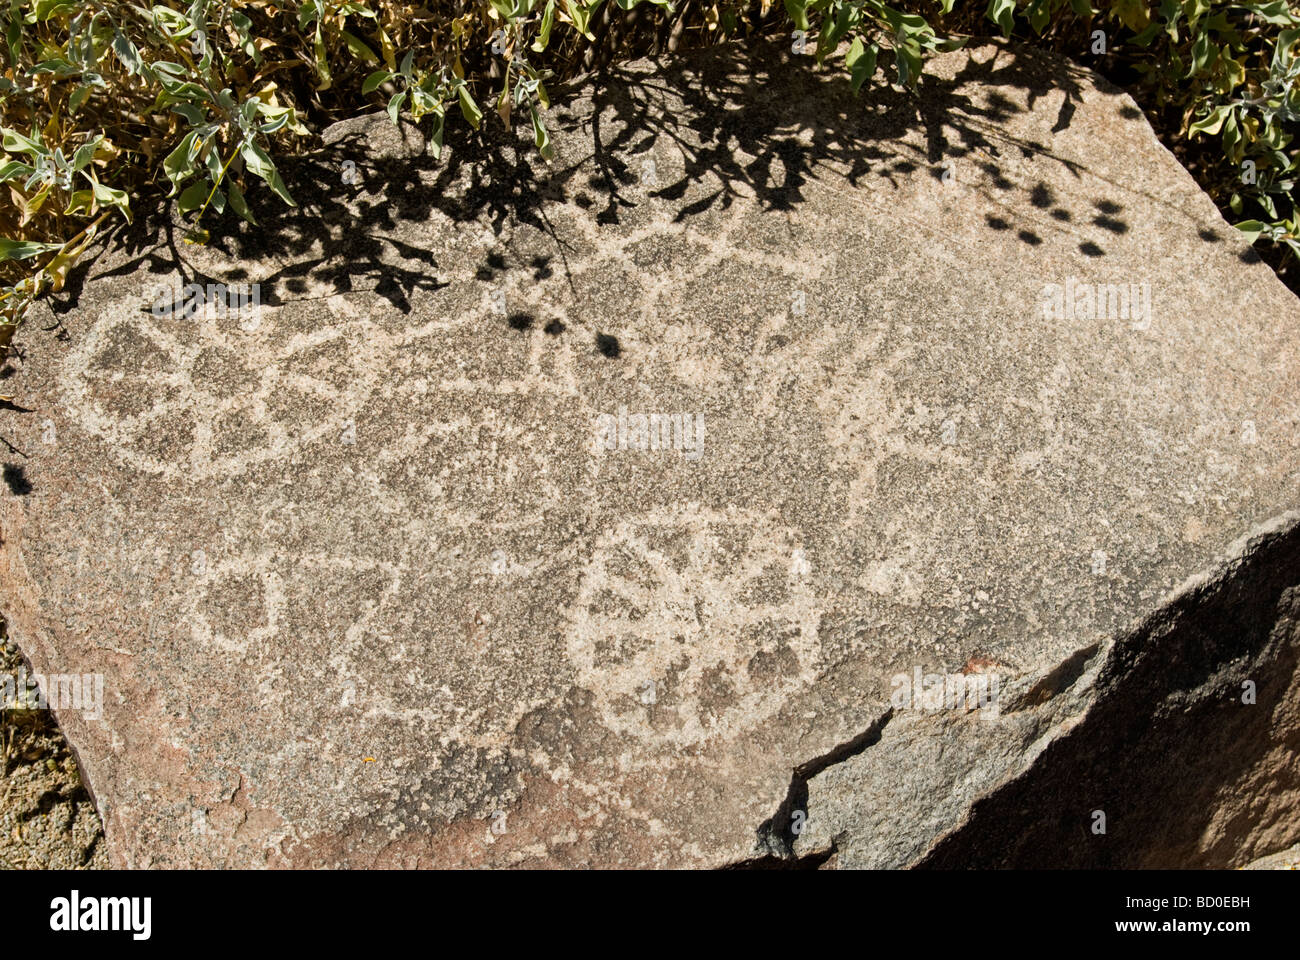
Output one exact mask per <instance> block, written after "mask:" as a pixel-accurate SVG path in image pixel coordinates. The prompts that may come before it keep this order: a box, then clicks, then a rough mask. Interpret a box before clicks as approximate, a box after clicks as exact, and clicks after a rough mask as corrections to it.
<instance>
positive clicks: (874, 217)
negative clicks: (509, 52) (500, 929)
mask: <svg viewBox="0 0 1300 960" xmlns="http://www.w3.org/2000/svg"><path fill="white" fill-rule="evenodd" d="M930 70H931V76H930V77H929V78H928V80H927V83H926V89H925V92H924V94H923V95H922V96H921V97H920V98H919V99H917V98H913V97H911V96H907V95H903V94H901V93H895V92H890V91H887V90H869V91H866V92H864V94H863V95H862V96H860V97H854V96H853V95H852V94H851V92H850V91H849V89H848V83H847V81H846V80H845V79H844V78H843V77H842V76H840V75H839V74H838V73H837V72H835V71H828V72H822V73H817V72H815V71H814V70H813V69H812V66H811V63H810V62H809V61H808V60H807V59H806V58H800V57H795V56H792V55H791V54H790V53H789V52H788V51H786V50H782V49H772V48H758V49H756V50H754V51H749V52H745V51H739V50H735V49H728V50H718V51H711V52H704V53H699V54H696V55H693V56H690V57H687V58H684V59H679V60H675V61H673V62H671V63H667V64H662V65H655V64H652V63H649V62H639V63H635V64H632V65H630V66H626V67H620V68H618V69H615V70H613V71H611V72H610V73H609V74H608V76H605V77H602V78H601V79H600V80H599V81H598V82H596V83H592V84H590V85H588V86H585V87H582V88H580V89H576V90H574V91H570V92H569V93H568V94H567V95H566V96H565V97H564V98H563V103H564V105H563V106H557V108H556V109H554V110H553V111H552V112H551V126H552V130H553V135H554V143H555V150H556V156H555V159H554V161H553V162H552V163H550V164H549V165H548V164H545V163H543V162H542V161H541V160H540V158H538V156H537V155H536V152H535V151H534V150H533V148H532V147H531V145H530V144H529V143H528V140H529V139H530V136H529V135H530V133H531V131H519V132H518V134H517V135H516V134H511V135H505V134H500V135H497V134H489V135H488V136H487V138H486V139H485V140H484V141H482V142H475V143H466V144H465V145H463V146H456V147H453V148H452V149H450V150H449V151H447V152H446V153H445V154H444V155H443V156H442V158H441V159H440V160H435V159H434V158H433V157H432V156H431V155H429V154H428V153H426V152H425V151H424V149H423V148H422V147H421V145H420V139H419V137H418V136H416V135H415V134H414V132H413V131H411V130H410V129H402V130H399V129H395V128H393V127H392V126H391V125H390V124H388V121H387V120H386V118H382V117H379V118H365V119H362V120H357V121H350V122H348V123H345V124H342V125H340V126H338V127H335V128H332V129H331V130H330V131H328V134H327V136H326V138H325V139H326V142H327V148H326V150H325V151H324V152H322V153H320V154H317V155H314V156H312V157H309V158H307V159H305V160H303V161H302V162H299V163H296V164H287V165H286V170H285V173H286V179H287V180H288V182H289V186H290V189H291V191H292V192H293V193H294V195H295V197H296V198H297V199H298V201H299V203H300V206H298V207H297V208H296V209H293V210H287V209H286V210H277V209H276V208H275V207H273V206H270V205H266V206H264V207H263V209H264V210H265V212H264V213H263V214H262V220H263V222H262V226H261V228H260V229H252V228H248V227H244V226H241V225H238V224H235V223H230V222H225V223H214V224H210V227H211V229H212V234H213V238H214V239H213V240H212V242H211V243H210V244H209V245H208V246H207V247H199V246H193V245H187V244H185V243H183V242H182V231H181V230H180V229H178V228H176V227H175V226H174V225H173V224H172V223H171V222H170V221H166V220H163V221H155V222H152V223H150V222H147V221H146V222H143V223H142V224H140V225H139V227H138V228H137V229H136V230H135V231H134V232H132V233H130V234H129V235H126V236H124V237H121V238H118V239H117V240H116V241H115V242H114V243H113V244H112V245H111V247H110V248H109V249H107V250H105V251H103V252H102V254H101V255H100V256H99V257H98V258H97V259H96V260H95V261H94V263H93V264H91V265H90V266H89V267H88V269H84V270H81V271H79V272H78V273H77V275H76V276H74V278H73V282H72V283H71V284H70V285H69V288H68V289H67V291H65V294H64V295H62V296H61V297H60V298H58V299H57V300H56V301H55V302H54V303H53V304H52V305H51V307H48V308H46V309H47V313H46V314H45V315H44V316H41V317H37V318H36V319H35V320H34V321H32V322H31V323H29V324H28V325H27V326H25V327H24V328H23V330H22V332H21V335H20V337H19V338H18V343H19V345H20V346H21V348H22V356H21V359H20V360H13V361H11V364H10V367H11V370H13V374H12V376H11V377H10V379H9V380H8V383H7V385H6V389H5V393H7V394H13V395H14V396H15V398H16V399H15V403H16V404H17V405H19V406H20V407H21V408H23V409H25V410H26V411H28V412H17V411H11V412H10V413H9V414H6V419H5V421H4V432H5V436H6V439H7V440H8V441H9V442H10V443H11V444H12V447H13V449H14V451H15V452H14V453H11V454H9V460H8V462H9V466H7V467H6V473H5V477H6V481H7V483H8V489H7V490H4V491H0V492H3V500H2V501H0V502H2V504H3V510H2V513H0V522H2V528H0V534H2V536H3V550H2V552H0V594H2V596H3V611H4V614H5V616H6V617H7V618H8V621H9V629H10V633H11V636H12V637H13V638H14V640H16V641H17V642H18V643H19V644H20V645H21V647H22V649H23V650H24V651H25V653H26V654H27V656H28V657H29V658H30V660H31V663H32V666H33V668H34V669H35V670H36V671H38V672H41V673H43V674H45V675H47V676H55V675H60V676H62V675H77V676H79V677H84V676H85V675H91V676H92V677H93V676H96V675H98V676H101V677H102V678H103V684H104V687H103V689H104V693H103V699H102V703H99V704H98V705H97V706H98V709H90V708H89V707H88V704H87V703H84V702H83V703H82V704H81V705H80V709H78V705H77V704H76V703H75V702H73V701H70V700H68V698H67V697H66V696H65V697H64V698H63V699H62V700H61V701H60V702H58V703H56V704H55V706H56V707H57V708H58V709H59V719H60V721H61V722H62V724H63V726H64V729H65V731H66V733H67V735H68V738H69V740H70V741H71V743H72V744H73V745H74V747H75V749H76V751H77V753H78V755H79V758H80V762H81V764H82V767H83V770H84V773H85V777H86V780H87V782H88V784H89V786H90V788H91V790H92V791H93V793H94V795H95V798H96V801H97V803H98V806H99V809H100V812H101V813H102V815H103V818H104V823H105V829H106V836H107V843H108V846H109V848H110V852H111V854H112V856H113V858H114V860H115V861H116V862H117V863H119V864H122V865H129V866H136V867H145V866H155V867H163V866H165V867H174V866H251V865H270V866H290V865H292V866H313V867H316V866H337V865H349V866H370V865H385V866H409V865H421V866H433V865H439V866H470V865H494V866H495V865H516V864H517V865H539V866H540V865H563V866H576V865H594V866H608V865H615V866H634V865H636V866H725V865H765V866H782V865H818V864H827V865H841V866H904V865H909V864H922V865H934V866H951V865H993V864H1022V865H1052V864H1060V865H1117V866H1123V865H1156V864H1159V865H1180V866H1194V865H1229V864H1239V863H1245V862H1248V861H1250V860H1251V859H1253V858H1255V857H1258V856H1262V855H1264V854H1268V853H1272V852H1274V851H1276V850H1279V849H1283V848H1285V847H1286V846H1288V845H1290V844H1292V843H1294V842H1296V841H1297V839H1300V819H1298V818H1296V817H1295V815H1294V799H1295V797H1296V796H1297V791H1300V774H1298V773H1297V770H1296V766H1295V764H1294V756H1295V751H1296V749H1297V747H1298V746H1300V697H1297V691H1296V682H1297V681H1296V659H1297V649H1298V645H1300V637H1298V636H1297V626H1296V624H1297V618H1298V616H1300V610H1298V609H1297V603H1298V602H1300V601H1298V600H1297V596H1298V587H1300V562H1297V559H1298V551H1300V531H1298V530H1297V519H1298V515H1297V514H1295V513H1287V511H1289V510H1292V509H1294V508H1297V507H1300V493H1298V491H1297V483H1296V480H1297V473H1298V470H1300V446H1298V444H1300V389H1298V388H1300V351H1298V348H1297V343H1298V342H1300V336H1298V334H1300V322H1298V321H1300V310H1298V309H1297V301H1296V299H1295V297H1293V296H1292V295H1291V294H1290V293H1289V292H1288V291H1287V290H1286V289H1285V288H1284V287H1283V286H1282V284H1281V283H1279V282H1278V280H1277V279H1276V278H1275V277H1274V276H1273V275H1272V273H1271V272H1270V271H1269V269H1268V268H1267V267H1266V266H1265V265H1263V264H1261V263H1259V262H1257V260H1256V259H1255V258H1254V257H1253V256H1252V254H1251V251H1250V249H1249V247H1248V245H1247V244H1246V243H1245V242H1244V241H1243V240H1242V239H1241V238H1240V237H1239V236H1238V234H1237V233H1236V232H1235V231H1234V230H1233V229H1232V228H1231V227H1229V226H1228V225H1227V224H1225V223H1224V221H1223V219H1222V218H1221V217H1220V215H1219V213H1218V212H1217V210H1216V209H1215V207H1214V205H1213V203H1211V201H1210V200H1209V199H1208V198H1207V197H1206V196H1204V195H1203V194H1202V193H1201V192H1200V191H1199V190H1198V188H1197V186H1196V184H1195V183H1194V182H1193V180H1192V179H1191V177H1190V176H1189V175H1188V174H1187V173H1186V172H1185V171H1184V170H1183V169H1181V168H1180V167H1179V165H1178V164H1177V162H1176V161H1175V160H1174V159H1173V157H1172V156H1170V154H1169V153H1168V152H1167V151H1166V150H1165V149H1164V148H1163V147H1162V146H1160V144H1159V143H1158V142H1157V140H1156V139H1155V137H1154V136H1153V134H1152V131H1151V129H1150V128H1149V127H1148V125H1147V123H1146V121H1145V120H1144V119H1143V118H1142V117H1141V115H1140V113H1139V112H1138V110H1137V109H1136V108H1135V106H1134V104H1133V102H1132V101H1131V100H1130V99H1129V98H1128V97H1127V96H1125V95H1123V94H1122V93H1119V92H1117V91H1116V90H1114V89H1111V88H1109V87H1108V86H1106V85H1105V84H1104V83H1102V82H1101V81H1099V80H1097V79H1096V78H1095V77H1093V76H1092V75H1090V74H1089V73H1087V72H1086V71H1083V70H1081V69H1079V68H1077V67H1074V66H1071V65H1069V64H1066V63H1064V62H1061V61H1059V60H1056V59H1053V58H1050V57H1048V56H1045V55H1042V54H1038V53H1032V52H1024V51H1017V50H1013V49H1010V48H1005V47H985V48H981V49H977V50H974V51H969V52H959V53H954V54H949V55H945V56H943V57H940V58H939V59H937V60H935V61H934V62H933V64H932V65H931V68H930ZM457 139H459V138H457ZM87 682H89V681H87ZM92 688H93V685H92ZM1099 815H1100V816H1099Z"/></svg>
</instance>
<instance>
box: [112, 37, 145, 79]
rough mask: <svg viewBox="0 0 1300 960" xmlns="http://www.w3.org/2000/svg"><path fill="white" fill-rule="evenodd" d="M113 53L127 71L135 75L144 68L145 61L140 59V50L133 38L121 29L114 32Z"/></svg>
mask: <svg viewBox="0 0 1300 960" xmlns="http://www.w3.org/2000/svg"><path fill="white" fill-rule="evenodd" d="M113 53H114V54H116V55H117V59H119V60H121V61H122V66H124V67H126V72H127V73H129V74H131V76H135V75H136V74H138V73H140V72H141V71H142V70H143V69H144V62H143V61H142V60H141V59H140V51H139V50H137V49H136V46H135V44H134V43H132V42H131V38H130V37H128V36H127V35H126V34H124V33H123V32H122V31H121V30H116V31H114V32H113Z"/></svg>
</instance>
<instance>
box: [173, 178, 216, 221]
mask: <svg viewBox="0 0 1300 960" xmlns="http://www.w3.org/2000/svg"><path fill="white" fill-rule="evenodd" d="M210 192H212V187H211V185H210V184H208V182H207V181H206V180H199V181H197V182H196V183H191V184H190V185H189V186H188V187H186V188H185V190H184V192H183V193H181V198H180V200H179V201H178V203H179V205H180V208H181V213H189V212H190V211H191V210H197V209H198V208H199V207H201V206H203V202H204V201H205V200H207V199H208V194H209V193H210Z"/></svg>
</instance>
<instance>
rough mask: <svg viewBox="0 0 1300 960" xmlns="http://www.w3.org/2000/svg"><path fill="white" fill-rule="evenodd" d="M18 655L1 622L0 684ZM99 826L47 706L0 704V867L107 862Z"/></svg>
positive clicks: (13, 670)
mask: <svg viewBox="0 0 1300 960" xmlns="http://www.w3.org/2000/svg"><path fill="white" fill-rule="evenodd" d="M22 667H23V659H22V656H21V655H20V654H19V653H18V650H17V648H16V647H14V646H13V645H12V644H10V643H9V642H8V638H7V637H6V636H5V635H4V633H3V622H2V621H0V683H3V678H4V677H6V676H7V677H10V678H12V679H13V681H14V684H15V685H16V684H17V676H18V671H19V670H20V669H21V668H22ZM103 839H104V832H103V829H102V827H101V826H100V821H99V814H98V812H97V811H96V810H95V805H94V803H93V802H91V799H90V795H89V794H88V793H87V792H86V788H85V787H84V786H82V783H81V776H80V774H79V772H78V770H77V762H76V760H75V759H73V756H72V752H71V751H70V750H69V749H68V742H67V741H66V740H64V739H63V734H62V732H61V731H60V730H59V727H58V725H57V724H56V723H55V722H54V716H53V715H52V714H51V713H50V712H49V711H48V710H22V709H15V708H9V709H0V869H5V870H14V869H19V870H43V869H68V868H72V869H97V868H103V867H107V866H108V865H109V864H108V854H107V852H106V851H105V849H104V844H103Z"/></svg>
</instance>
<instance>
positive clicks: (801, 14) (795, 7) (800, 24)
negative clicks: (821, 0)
mask: <svg viewBox="0 0 1300 960" xmlns="http://www.w3.org/2000/svg"><path fill="white" fill-rule="evenodd" d="M785 12H786V13H788V14H789V15H790V19H791V20H793V21H794V26H795V29H796V30H807V29H808V11H807V9H806V8H805V6H804V0H785Z"/></svg>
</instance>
